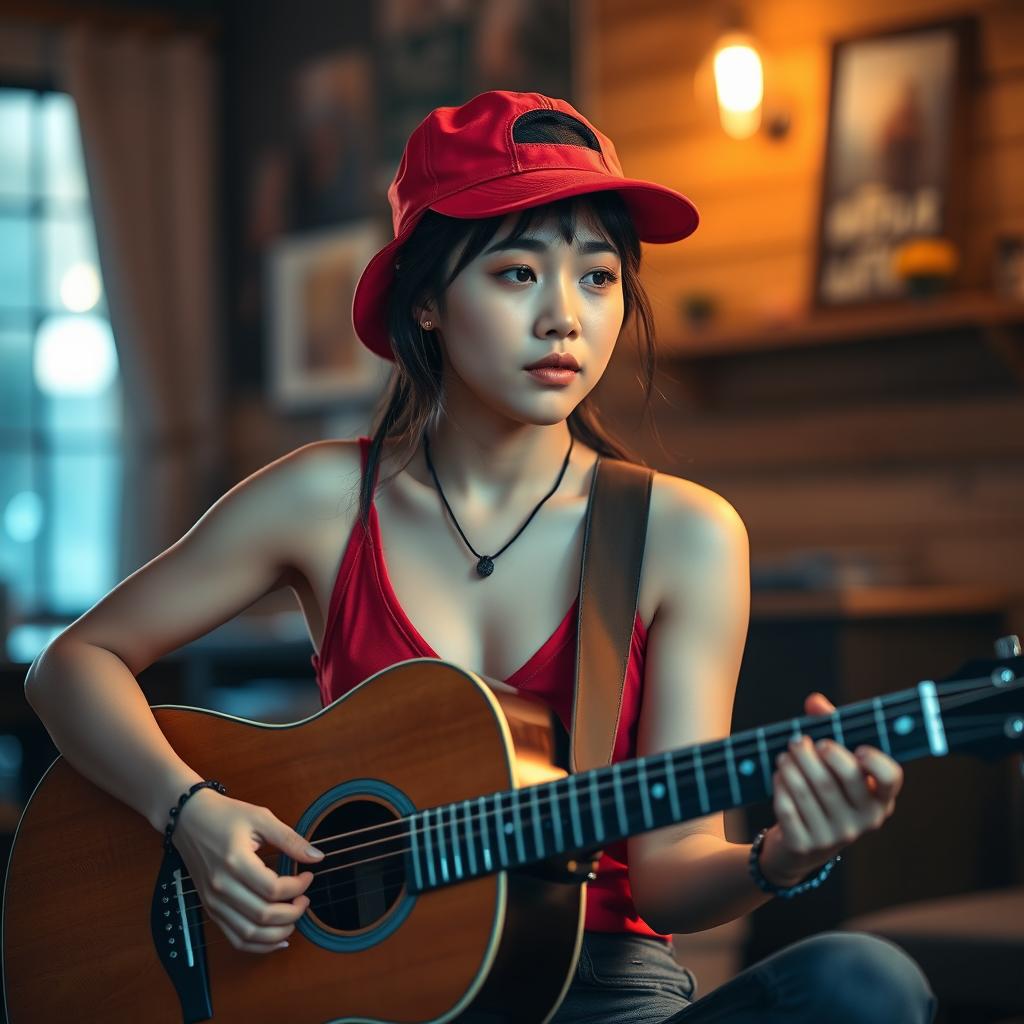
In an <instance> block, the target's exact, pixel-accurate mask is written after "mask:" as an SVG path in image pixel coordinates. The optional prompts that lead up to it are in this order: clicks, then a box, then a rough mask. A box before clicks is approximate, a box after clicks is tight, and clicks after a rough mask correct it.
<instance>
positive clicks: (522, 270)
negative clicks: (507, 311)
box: [496, 266, 619, 291]
mask: <svg viewBox="0 0 1024 1024" xmlns="http://www.w3.org/2000/svg"><path fill="white" fill-rule="evenodd" d="M506 274H528V275H530V277H533V278H534V280H536V276H535V275H534V273H533V271H532V270H531V269H530V268H529V267H527V266H518V267H509V268H508V269H507V270H501V271H499V272H498V273H497V275H496V276H497V277H500V278H504V277H505V275H506ZM591 274H597V275H599V276H600V277H602V278H603V280H602V281H596V282H594V287H595V288H597V289H599V290H600V291H607V290H608V289H609V288H612V287H613V286H614V285H615V283H616V282H617V281H618V280H619V277H618V275H617V274H615V273H613V272H612V271H610V270H589V271H587V273H586V274H585V275H584V277H589V276H590V275H591ZM515 283H516V284H526V283H527V280H524V279H523V278H517V279H516V280H515Z"/></svg>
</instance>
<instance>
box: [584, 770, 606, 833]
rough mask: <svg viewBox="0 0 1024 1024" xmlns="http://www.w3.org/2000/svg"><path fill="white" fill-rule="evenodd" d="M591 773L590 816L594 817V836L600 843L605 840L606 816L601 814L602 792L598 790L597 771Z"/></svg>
mask: <svg viewBox="0 0 1024 1024" xmlns="http://www.w3.org/2000/svg"><path fill="white" fill-rule="evenodd" d="M588 774H589V775H590V816H591V817H592V818H593V819H594V837H595V839H597V841H598V842H599V843H603V842H604V836H605V832H604V816H603V815H602V814H601V793H600V792H599V790H598V785H597V783H598V779H597V772H595V771H592V772H588Z"/></svg>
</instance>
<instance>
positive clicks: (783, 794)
mask: <svg viewBox="0 0 1024 1024" xmlns="http://www.w3.org/2000/svg"><path fill="white" fill-rule="evenodd" d="M774 781H775V796H774V798H773V801H772V805H773V809H774V811H775V818H776V820H777V821H778V823H779V826H780V827H781V829H782V834H783V836H785V839H786V844H787V845H788V846H789V848H790V849H791V850H792V851H793V852H794V853H803V852H804V851H806V850H809V849H810V848H811V837H810V835H809V834H808V832H807V827H806V826H805V825H804V822H803V819H802V818H801V817H800V812H799V811H798V810H797V807H796V804H795V803H794V802H793V798H792V797H791V796H790V795H789V792H788V791H787V789H786V786H785V783H784V782H783V781H782V777H781V775H780V773H779V772H776V773H775V777H774Z"/></svg>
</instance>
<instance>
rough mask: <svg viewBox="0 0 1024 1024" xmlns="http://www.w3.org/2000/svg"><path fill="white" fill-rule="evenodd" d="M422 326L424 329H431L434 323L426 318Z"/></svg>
mask: <svg viewBox="0 0 1024 1024" xmlns="http://www.w3.org/2000/svg"><path fill="white" fill-rule="evenodd" d="M421 326H422V327H423V330H425V331H429V330H430V328H431V327H433V326H434V325H433V323H432V322H431V321H430V320H424V321H423V323H422V325H421Z"/></svg>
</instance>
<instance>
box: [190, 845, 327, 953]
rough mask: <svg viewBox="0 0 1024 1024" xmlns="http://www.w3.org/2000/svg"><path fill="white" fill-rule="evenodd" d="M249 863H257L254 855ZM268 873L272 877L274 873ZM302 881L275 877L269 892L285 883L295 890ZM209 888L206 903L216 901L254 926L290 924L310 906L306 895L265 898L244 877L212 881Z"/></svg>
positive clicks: (293, 878) (289, 877) (231, 876)
mask: <svg viewBox="0 0 1024 1024" xmlns="http://www.w3.org/2000/svg"><path fill="white" fill-rule="evenodd" d="M252 859H253V860H258V858H256V857H255V855H253V857H252ZM229 860H230V859H229ZM229 867H230V862H229ZM268 870H269V869H268ZM270 873H271V874H272V875H273V872H270ZM301 877H302V876H284V877H282V876H278V875H274V879H275V882H274V883H273V884H272V886H271V888H273V889H275V891H279V890H280V889H281V887H283V886H284V885H285V884H286V883H288V884H289V885H291V886H292V887H294V885H295V884H296V883H297V882H298V881H299V879H300V878H301ZM210 885H211V888H212V889H213V892H212V893H210V894H208V895H207V902H209V901H210V899H211V898H212V899H215V900H217V901H218V903H219V905H221V906H229V907H231V909H232V910H234V911H235V912H237V913H239V914H241V915H242V916H243V917H245V918H247V919H248V920H250V921H252V922H253V923H255V924H269V925H280V924H289V923H291V922H293V921H295V920H297V919H298V918H300V917H301V916H302V915H303V914H304V913H305V911H306V908H307V907H308V906H309V904H310V899H309V897H308V896H307V895H305V893H289V894H287V895H282V896H274V897H270V898H268V897H265V896H263V895H262V894H261V893H260V892H259V891H258V890H255V889H253V888H252V887H251V886H250V885H248V884H246V881H245V880H244V876H241V877H238V876H233V875H230V874H228V875H226V876H225V877H224V878H222V879H211V882H210ZM243 937H244V936H243Z"/></svg>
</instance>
